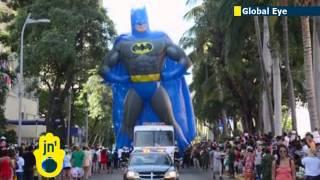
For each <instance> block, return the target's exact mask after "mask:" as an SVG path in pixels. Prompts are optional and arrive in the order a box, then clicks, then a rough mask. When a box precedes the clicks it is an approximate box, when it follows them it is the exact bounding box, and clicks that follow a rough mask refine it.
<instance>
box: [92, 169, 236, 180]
mask: <svg viewBox="0 0 320 180" xmlns="http://www.w3.org/2000/svg"><path fill="white" fill-rule="evenodd" d="M180 179H181V180H212V176H211V171H210V170H209V171H208V172H205V171H202V170H198V169H193V168H190V169H182V170H181V171H180ZM223 179H224V180H231V179H229V178H223ZM90 180H122V172H121V171H120V170H118V171H115V172H113V174H107V173H102V174H98V175H95V176H93V177H91V178H90Z"/></svg>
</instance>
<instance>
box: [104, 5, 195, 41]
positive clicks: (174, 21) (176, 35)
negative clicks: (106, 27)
mask: <svg viewBox="0 0 320 180" xmlns="http://www.w3.org/2000/svg"><path fill="white" fill-rule="evenodd" d="M139 4H145V6H146V8H147V12H148V15H149V23H150V29H151V30H158V31H163V32H165V33H167V34H168V35H169V37H171V39H172V40H173V41H174V42H175V43H178V42H179V39H180V38H181V37H182V35H183V33H184V32H185V31H187V30H188V29H189V28H190V27H191V26H192V24H193V22H191V21H189V22H188V21H186V20H184V19H183V16H184V15H185V13H186V12H187V11H188V10H189V9H190V8H191V7H190V6H186V0H138V1H137V0H136V1H134V0H104V1H103V6H104V7H105V8H106V9H107V11H108V15H109V17H111V19H112V20H113V21H114V23H115V27H116V30H117V32H118V34H122V33H128V32H130V30H131V27H130V9H131V8H132V7H136V6H138V5H139Z"/></svg>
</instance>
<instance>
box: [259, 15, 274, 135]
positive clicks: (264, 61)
mask: <svg viewBox="0 0 320 180" xmlns="http://www.w3.org/2000/svg"><path fill="white" fill-rule="evenodd" d="M263 20H264V21H263V44H262V41H261V36H260V33H261V31H260V25H259V18H258V17H257V16H255V17H254V22H255V30H256V34H257V43H258V49H259V55H260V66H261V70H262V77H263V82H264V83H263V85H264V91H263V93H262V117H263V124H264V132H266V133H268V132H270V131H272V132H274V125H273V112H272V102H271V91H270V81H271V76H270V75H271V68H272V61H271V53H270V49H269V47H268V45H269V40H270V32H269V23H268V17H264V18H263Z"/></svg>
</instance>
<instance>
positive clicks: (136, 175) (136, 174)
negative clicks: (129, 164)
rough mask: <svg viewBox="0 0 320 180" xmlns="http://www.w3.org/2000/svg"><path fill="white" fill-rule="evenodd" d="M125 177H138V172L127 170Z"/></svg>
mask: <svg viewBox="0 0 320 180" xmlns="http://www.w3.org/2000/svg"><path fill="white" fill-rule="evenodd" d="M127 178H128V179H139V173H137V172H134V171H128V172H127Z"/></svg>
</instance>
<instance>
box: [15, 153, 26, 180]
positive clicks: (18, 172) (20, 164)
mask: <svg viewBox="0 0 320 180" xmlns="http://www.w3.org/2000/svg"><path fill="white" fill-rule="evenodd" d="M22 154H23V151H22V148H20V149H19V152H18V157H17V166H18V167H17V168H16V175H17V180H23V166H24V159H23V157H22Z"/></svg>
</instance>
